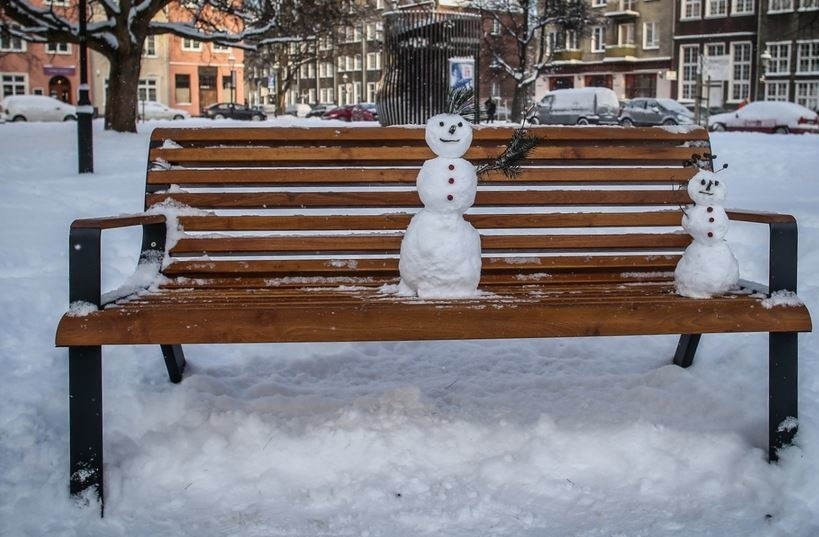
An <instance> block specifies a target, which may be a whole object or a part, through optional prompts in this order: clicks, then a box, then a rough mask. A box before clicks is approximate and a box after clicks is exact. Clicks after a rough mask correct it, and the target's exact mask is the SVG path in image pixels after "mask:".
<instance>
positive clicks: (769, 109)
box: [708, 101, 819, 134]
mask: <svg viewBox="0 0 819 537" xmlns="http://www.w3.org/2000/svg"><path fill="white" fill-rule="evenodd" d="M818 118H819V116H817V114H816V112H814V111H812V110H810V109H808V108H805V107H804V106H801V105H798V104H796V103H789V102H784V101H755V102H752V103H748V104H746V105H745V106H743V107H741V108H738V109H736V110H735V111H733V112H726V113H724V114H714V115H713V116H711V117H709V118H708V130H711V131H756V132H772V133H777V134H787V133H789V132H795V133H808V132H813V133H819V119H818Z"/></svg>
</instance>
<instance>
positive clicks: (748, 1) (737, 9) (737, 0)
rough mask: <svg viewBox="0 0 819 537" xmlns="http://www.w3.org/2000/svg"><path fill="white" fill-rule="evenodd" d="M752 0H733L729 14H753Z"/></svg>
mask: <svg viewBox="0 0 819 537" xmlns="http://www.w3.org/2000/svg"><path fill="white" fill-rule="evenodd" d="M753 13H754V0H733V3H732V4H731V15H753Z"/></svg>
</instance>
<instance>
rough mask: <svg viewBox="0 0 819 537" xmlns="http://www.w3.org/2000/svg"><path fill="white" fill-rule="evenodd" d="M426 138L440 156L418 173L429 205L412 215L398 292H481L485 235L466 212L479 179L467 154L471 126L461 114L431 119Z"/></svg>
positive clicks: (424, 200)
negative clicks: (470, 221)
mask: <svg viewBox="0 0 819 537" xmlns="http://www.w3.org/2000/svg"><path fill="white" fill-rule="evenodd" d="M425 137H426V142H427V145H429V147H430V149H432V151H433V152H434V153H435V154H436V155H437V157H436V158H434V159H431V160H427V161H426V162H424V165H423V166H422V167H421V170H420V171H419V172H418V178H417V180H416V186H417V189H418V195H419V197H420V198H421V202H422V203H423V205H424V207H423V208H422V209H421V210H420V211H419V212H418V213H417V214H416V215H415V216H413V218H412V221H410V224H409V227H408V228H407V231H406V233H405V234H404V239H403V241H402V242H401V258H400V260H399V263H398V269H399V271H400V273H401V283H400V284H399V288H398V292H399V294H402V295H413V296H418V297H421V298H465V297H470V296H476V295H477V294H478V281H479V280H480V277H481V239H480V235H478V232H477V231H476V230H475V228H474V227H472V225H471V224H470V223H469V222H467V221H466V220H464V217H463V215H464V213H465V212H466V210H467V209H469V207H471V206H472V204H473V203H474V201H475V193H476V191H477V185H478V178H477V174H476V170H475V167H474V166H473V165H472V164H471V163H469V162H468V161H466V160H464V159H463V158H461V157H463V155H464V153H466V151H467V150H468V149H469V146H470V145H471V143H472V126H471V125H470V124H469V122H468V121H466V120H465V119H464V118H463V117H461V116H460V115H457V114H438V115H436V116H433V117H432V118H430V119H429V121H427V126H426V134H425Z"/></svg>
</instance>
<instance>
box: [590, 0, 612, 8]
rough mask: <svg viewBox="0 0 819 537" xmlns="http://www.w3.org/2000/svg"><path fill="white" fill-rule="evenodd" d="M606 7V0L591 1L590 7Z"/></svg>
mask: <svg viewBox="0 0 819 537" xmlns="http://www.w3.org/2000/svg"><path fill="white" fill-rule="evenodd" d="M606 5H608V1H607V0H592V7H606Z"/></svg>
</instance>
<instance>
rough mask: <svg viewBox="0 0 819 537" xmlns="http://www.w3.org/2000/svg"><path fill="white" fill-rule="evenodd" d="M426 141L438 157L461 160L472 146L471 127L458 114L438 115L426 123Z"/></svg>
mask: <svg viewBox="0 0 819 537" xmlns="http://www.w3.org/2000/svg"><path fill="white" fill-rule="evenodd" d="M426 140H427V145H429V148H430V149H432V152H433V153H435V154H436V155H438V156H439V157H447V158H461V157H462V156H463V155H464V153H466V151H467V149H469V146H470V145H471V144H472V125H470V124H469V122H468V121H467V120H465V119H464V118H463V117H461V116H459V115H458V114H438V115H437V116H432V117H431V118H429V121H427V130H426Z"/></svg>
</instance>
